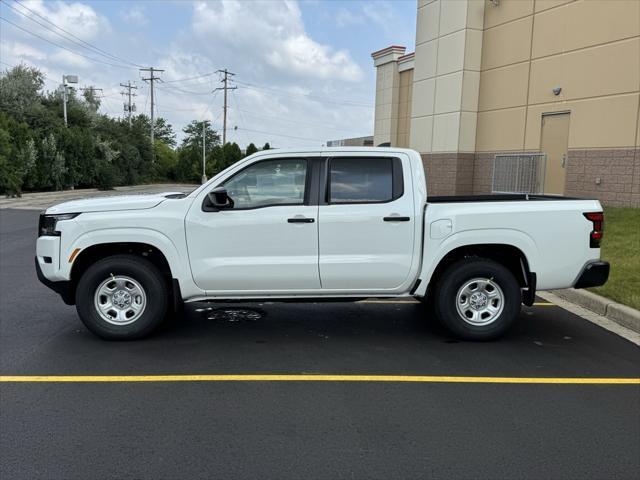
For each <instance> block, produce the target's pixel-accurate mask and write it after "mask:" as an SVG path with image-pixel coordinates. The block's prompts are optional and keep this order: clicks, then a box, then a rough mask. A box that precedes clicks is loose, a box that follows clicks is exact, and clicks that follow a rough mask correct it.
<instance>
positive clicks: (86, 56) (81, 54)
mask: <svg viewBox="0 0 640 480" xmlns="http://www.w3.org/2000/svg"><path fill="white" fill-rule="evenodd" d="M0 20H4V21H5V22H7V23H9V24H10V25H13V27H14V28H17V29H18V30H22V31H23V32H25V33H28V34H29V35H33V36H34V37H37V38H39V39H40V40H44V41H45V42H47V43H50V44H51V45H55V46H56V47H58V48H62V49H63V50H66V51H67V52H70V53H73V54H74V55H78V56H80V57H84V58H86V59H88V60H91V61H92V62H97V63H102V64H104V65H109V66H111V67H117V68H126V69H130V68H131V67H125V66H124V65H116V64H115V63H109V62H105V61H103V60H99V59H97V58H93V57H90V56H88V55H85V54H83V53H78V52H76V51H74V50H71V49H70V48H67V47H65V46H64V45H60V44H59V43H57V42H54V41H52V40H49V39H48V38H45V37H43V36H41V35H38V34H37V33H34V32H30V31H29V30H27V29H26V28H22V27H21V26H20V25H18V24H16V23H14V22H12V21H11V20H7V19H6V18H4V17H0Z"/></svg>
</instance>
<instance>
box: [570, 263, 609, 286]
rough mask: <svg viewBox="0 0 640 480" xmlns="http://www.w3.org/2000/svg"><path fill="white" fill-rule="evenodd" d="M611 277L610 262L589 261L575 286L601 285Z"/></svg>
mask: <svg viewBox="0 0 640 480" xmlns="http://www.w3.org/2000/svg"><path fill="white" fill-rule="evenodd" d="M608 278H609V262H602V261H598V262H592V263H587V264H586V265H585V267H584V268H583V269H582V273H580V275H579V276H578V280H577V281H576V284H575V285H574V286H573V288H587V287H599V286H600V285H604V284H605V283H606V281H607V279H608Z"/></svg>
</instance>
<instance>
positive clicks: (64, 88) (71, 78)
mask: <svg viewBox="0 0 640 480" xmlns="http://www.w3.org/2000/svg"><path fill="white" fill-rule="evenodd" d="M67 82H68V83H78V76H77V75H62V112H63V114H64V126H65V127H66V126H67V101H68V97H67V88H69V86H68V85H67Z"/></svg>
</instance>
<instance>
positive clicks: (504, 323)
mask: <svg viewBox="0 0 640 480" xmlns="http://www.w3.org/2000/svg"><path fill="white" fill-rule="evenodd" d="M434 297H435V298H434V301H435V313H436V317H437V318H438V319H439V320H440V321H441V322H442V323H443V324H444V326H445V327H447V328H448V329H449V330H450V331H451V332H452V333H453V334H454V335H456V336H458V337H460V338H463V339H465V340H492V339H495V338H498V337H499V336H501V335H503V334H504V333H505V332H506V331H507V330H508V329H509V328H510V327H511V326H512V325H513V323H514V322H515V321H516V319H517V318H518V315H519V313H520V304H521V301H522V300H521V299H522V294H521V292H520V286H519V285H518V281H517V280H516V278H515V277H514V276H513V274H512V273H511V272H510V271H509V270H508V269H507V268H506V267H504V266H503V265H501V264H499V263H497V262H495V261H493V260H489V259H482V258H465V259H463V260H460V261H458V262H456V263H454V264H453V265H451V266H450V267H449V268H448V269H447V270H446V271H445V272H444V273H443V275H442V276H441V277H440V279H439V280H438V285H437V286H436V291H435V295H434Z"/></svg>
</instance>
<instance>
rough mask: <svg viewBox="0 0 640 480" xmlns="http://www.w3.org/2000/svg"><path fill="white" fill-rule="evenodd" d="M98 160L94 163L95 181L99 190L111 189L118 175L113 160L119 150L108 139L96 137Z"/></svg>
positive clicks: (116, 181)
mask: <svg viewBox="0 0 640 480" xmlns="http://www.w3.org/2000/svg"><path fill="white" fill-rule="evenodd" d="M96 150H97V153H98V155H97V156H98V161H97V164H96V183H97V187H98V188H99V189H101V190H111V189H112V188H113V187H114V186H115V185H116V184H117V183H118V180H119V179H118V175H117V171H116V168H115V165H114V160H115V159H116V157H117V156H118V154H119V152H118V151H117V150H116V149H115V148H113V145H111V143H110V142H109V141H108V140H101V139H98V141H97V142H96Z"/></svg>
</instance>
